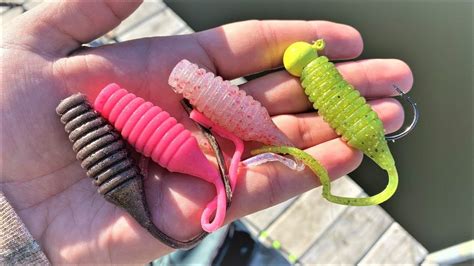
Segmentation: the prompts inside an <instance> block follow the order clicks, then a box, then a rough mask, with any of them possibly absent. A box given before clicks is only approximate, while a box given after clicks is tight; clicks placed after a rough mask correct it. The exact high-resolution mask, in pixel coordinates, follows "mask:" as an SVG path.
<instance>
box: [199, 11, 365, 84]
mask: <svg viewBox="0 0 474 266" xmlns="http://www.w3.org/2000/svg"><path fill="white" fill-rule="evenodd" d="M195 37H196V38H195V39H196V41H197V42H198V43H199V44H200V45H201V47H202V48H203V49H204V50H205V51H206V52H207V54H208V56H209V57H210V59H211V61H212V62H213V63H214V65H215V67H216V71H217V73H218V74H219V75H221V76H223V77H224V78H227V79H233V78H236V77H241V76H245V75H248V74H251V73H255V72H260V71H263V70H267V69H270V68H275V67H277V66H280V65H281V64H282V56H283V52H284V50H285V49H286V47H288V46H289V45H290V44H291V43H292V42H295V41H308V42H310V41H314V40H316V39H320V38H323V39H324V40H325V41H326V43H327V45H326V47H327V48H326V49H325V50H324V54H326V55H328V56H329V57H330V58H333V59H350V58H354V57H357V56H358V55H360V53H361V52H362V47H363V43H362V37H361V36H360V33H359V32H358V31H357V30H355V29H354V28H352V27H350V26H347V25H343V24H338V23H333V22H327V21H256V20H252V21H244V22H238V23H233V24H228V25H225V26H222V27H218V28H214V29H210V30H207V31H204V32H200V33H198V34H196V35H195Z"/></svg>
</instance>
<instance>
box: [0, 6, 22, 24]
mask: <svg viewBox="0 0 474 266" xmlns="http://www.w3.org/2000/svg"><path fill="white" fill-rule="evenodd" d="M21 14H23V8H22V7H14V8H10V9H8V10H5V11H3V13H2V16H1V17H0V22H1V25H2V27H4V25H5V24H7V23H9V22H10V21H11V20H12V19H14V18H15V17H17V16H19V15H21Z"/></svg>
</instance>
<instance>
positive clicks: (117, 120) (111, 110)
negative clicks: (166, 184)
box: [94, 84, 226, 232]
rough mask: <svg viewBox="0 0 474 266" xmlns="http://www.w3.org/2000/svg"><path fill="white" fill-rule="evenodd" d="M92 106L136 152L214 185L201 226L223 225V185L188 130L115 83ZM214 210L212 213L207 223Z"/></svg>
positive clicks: (166, 113) (211, 227)
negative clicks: (213, 192) (214, 190)
mask: <svg viewBox="0 0 474 266" xmlns="http://www.w3.org/2000/svg"><path fill="white" fill-rule="evenodd" d="M94 108H95V109H96V110H97V111H98V112H100V113H101V114H102V115H103V116H104V117H105V118H106V119H107V120H109V121H110V123H111V124H113V125H114V127H115V128H116V129H117V130H118V131H119V132H120V133H121V134H122V136H123V138H124V139H126V140H127V141H128V142H129V143H130V144H131V145H132V146H134V147H135V149H136V150H137V151H138V152H139V153H141V154H143V155H145V156H147V157H151V159H152V160H153V161H154V162H156V163H158V164H159V165H161V166H162V167H164V168H167V169H168V170H170V171H171V172H178V173H184V174H188V175H192V176H196V177H199V178H201V179H203V180H205V181H207V182H209V183H212V184H214V186H215V188H216V192H217V196H216V198H214V200H213V201H211V202H210V203H209V204H208V205H207V207H206V209H205V210H204V212H203V214H202V216H201V225H202V227H203V229H204V230H205V231H207V232H212V231H215V230H216V229H217V228H219V227H220V226H221V225H222V224H223V222H224V218H225V212H226V194H225V189H224V185H223V183H222V180H221V179H220V176H219V173H218V172H217V170H216V169H215V168H214V167H212V165H211V164H210V162H209V161H208V160H207V158H206V157H205V156H204V154H203V152H202V151H201V150H200V148H199V145H198V143H197V140H196V138H194V137H193V136H192V135H191V132H190V131H188V130H186V129H185V128H184V126H183V125H182V124H180V123H178V122H177V121H176V119H175V118H173V117H171V116H170V114H169V113H168V112H166V111H163V110H162V109H161V108H159V107H158V106H154V105H153V104H152V103H151V102H145V100H144V99H142V98H140V97H137V96H135V95H134V94H132V93H129V92H128V91H126V90H125V89H122V88H120V87H119V86H118V85H117V84H110V85H108V86H107V87H105V88H104V89H103V90H102V91H101V92H100V93H99V95H98V96H97V98H96V100H95V103H94ZM214 210H216V211H215V216H214V219H213V220H212V222H210V221H211V217H212V215H213V213H214Z"/></svg>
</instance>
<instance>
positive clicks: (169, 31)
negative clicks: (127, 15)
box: [117, 7, 186, 41]
mask: <svg viewBox="0 0 474 266" xmlns="http://www.w3.org/2000/svg"><path fill="white" fill-rule="evenodd" d="M185 27H186V24H185V23H184V22H183V21H182V20H181V19H178V17H177V16H176V14H174V12H172V11H171V10H170V9H169V8H168V7H166V8H163V9H161V10H158V12H157V13H156V14H154V15H153V16H152V17H151V18H149V19H147V20H146V21H144V22H143V23H141V24H139V25H136V26H135V27H134V28H133V29H131V30H129V31H126V32H125V33H123V34H120V33H118V34H117V39H118V40H119V41H125V40H132V39H138V38H144V37H153V36H167V35H173V34H174V33H176V32H178V31H179V30H182V29H184V28H185Z"/></svg>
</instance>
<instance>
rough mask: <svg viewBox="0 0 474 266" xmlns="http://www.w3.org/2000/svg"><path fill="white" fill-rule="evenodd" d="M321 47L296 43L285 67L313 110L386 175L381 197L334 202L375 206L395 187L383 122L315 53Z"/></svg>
mask: <svg viewBox="0 0 474 266" xmlns="http://www.w3.org/2000/svg"><path fill="white" fill-rule="evenodd" d="M324 46H325V44H324V41H323V40H318V41H316V42H315V43H314V44H312V45H311V44H308V43H304V42H296V43H294V44H292V45H290V46H289V47H288V48H287V50H286V51H285V54H284V57H283V62H284V66H285V68H286V69H287V71H288V72H290V73H291V74H292V75H294V76H298V77H300V80H301V85H302V87H303V89H304V92H305V94H306V95H307V96H308V98H309V100H310V101H311V102H312V103H313V107H314V108H315V109H316V110H318V113H319V114H320V115H321V116H322V117H323V119H324V120H325V121H326V122H328V123H329V125H330V126H331V127H332V128H333V129H335V131H336V132H337V134H339V135H341V136H342V138H343V139H344V140H345V141H347V143H348V144H349V145H350V146H352V147H354V148H356V149H358V150H360V151H362V152H363V153H364V154H366V155H367V156H368V157H370V158H371V159H372V160H374V161H375V163H377V164H378V165H379V166H380V167H381V168H382V169H384V170H386V171H387V172H388V174H389V182H388V185H387V188H386V189H385V190H384V191H382V192H381V193H379V194H377V195H375V196H372V197H368V198H361V199H350V198H343V197H339V199H336V200H335V202H337V203H342V204H349V205H372V204H378V203H380V202H383V201H385V200H386V199H388V198H389V197H390V196H391V195H393V193H394V192H395V190H396V187H397V185H398V174H397V171H396V168H395V161H394V159H393V156H392V154H391V153H390V150H389V148H388V145H387V141H386V140H385V134H384V128H383V124H382V121H381V120H380V119H379V117H378V115H377V113H375V112H374V111H373V110H372V108H371V107H370V105H369V104H367V103H366V101H365V99H364V97H362V96H361V95H360V94H359V91H358V90H356V89H355V88H354V87H353V86H352V85H350V84H349V83H348V82H347V81H345V80H344V79H343V77H342V75H341V74H340V73H339V71H338V70H337V69H336V67H335V66H334V64H333V63H331V62H329V60H328V58H327V57H325V56H318V54H317V51H318V50H321V49H323V48H324ZM320 178H321V177H320ZM331 196H332V195H331ZM336 198H337V197H336ZM343 199H344V200H345V201H343ZM353 200H355V201H353Z"/></svg>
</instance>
